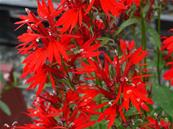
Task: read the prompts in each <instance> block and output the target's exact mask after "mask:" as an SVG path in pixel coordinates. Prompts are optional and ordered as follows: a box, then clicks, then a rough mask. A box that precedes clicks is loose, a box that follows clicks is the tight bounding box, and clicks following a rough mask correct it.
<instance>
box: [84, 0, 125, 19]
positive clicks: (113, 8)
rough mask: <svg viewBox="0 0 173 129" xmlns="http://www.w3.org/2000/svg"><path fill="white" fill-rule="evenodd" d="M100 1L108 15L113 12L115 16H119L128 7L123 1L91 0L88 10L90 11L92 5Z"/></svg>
mask: <svg viewBox="0 0 173 129" xmlns="http://www.w3.org/2000/svg"><path fill="white" fill-rule="evenodd" d="M98 2H99V4H100V6H101V8H102V9H103V11H104V13H105V14H106V15H107V16H110V14H112V15H113V16H116V17H118V16H120V14H121V13H123V12H124V11H125V9H126V7H125V5H124V4H123V3H122V2H121V1H115V0H109V2H108V1H107V0H91V3H90V5H89V7H88V9H87V11H86V12H89V11H90V9H91V8H92V6H93V5H94V4H95V3H98ZM97 6H98V5H97ZM97 6H96V8H97Z"/></svg>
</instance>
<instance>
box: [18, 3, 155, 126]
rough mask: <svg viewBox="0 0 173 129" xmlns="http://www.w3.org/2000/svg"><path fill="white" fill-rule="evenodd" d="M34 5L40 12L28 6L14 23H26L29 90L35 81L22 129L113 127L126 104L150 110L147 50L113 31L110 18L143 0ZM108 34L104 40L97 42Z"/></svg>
mask: <svg viewBox="0 0 173 129" xmlns="http://www.w3.org/2000/svg"><path fill="white" fill-rule="evenodd" d="M37 3H38V9H37V15H36V14H34V13H33V12H32V11H30V10H29V9H26V12H27V16H21V17H20V18H21V21H19V22H17V23H16V24H18V25H19V28H20V27H22V26H23V25H27V27H28V28H27V31H26V32H25V33H24V34H22V35H20V36H19V37H18V39H19V41H20V42H21V43H20V44H19V45H18V51H19V53H20V54H22V55H25V56H26V58H25V60H24V61H23V64H24V69H23V74H22V78H27V80H26V83H27V84H29V89H35V88H36V87H37V93H36V94H37V97H36V99H35V101H34V102H33V107H32V108H31V109H29V113H28V115H29V116H30V117H31V118H33V123H31V124H26V125H24V126H20V127H19V128H20V129H28V128H30V129H48V128H51V129H84V128H87V127H90V126H92V125H94V124H95V123H98V122H100V121H102V120H107V121H108V126H107V127H108V128H111V127H112V126H113V125H114V121H115V119H116V118H120V119H121V120H122V122H124V123H125V122H127V120H126V114H125V112H126V111H128V110H129V109H130V108H131V107H135V108H136V110H137V111H138V112H139V114H141V113H142V112H143V111H149V107H148V105H151V104H153V101H152V100H151V99H150V98H149V95H148V91H147V89H146V87H147V83H146V81H145V78H147V77H148V76H150V75H149V74H147V69H146V67H145V66H146V64H145V61H144V58H145V57H146V56H147V51H146V50H143V49H142V47H136V43H135V42H134V41H133V40H132V41H127V40H123V39H121V38H119V39H116V40H115V39H113V36H112V35H114V33H115V31H116V30H117V28H118V23H116V22H115V18H117V19H118V18H119V17H120V16H122V15H124V14H125V13H126V11H128V9H129V8H130V7H131V6H132V5H134V6H136V8H138V7H139V6H140V0H119V1H115V0H109V2H108V1H107V0H61V1H60V3H59V4H58V5H56V8H55V5H54V4H53V3H52V1H51V0H48V1H47V2H46V1H44V0H42V1H41V2H40V1H39V0H38V1H37ZM106 36H107V37H108V39H109V42H108V44H104V43H103V42H102V41H101V39H102V38H103V37H106ZM45 85H51V86H52V90H53V93H51V92H50V91H46V88H44V87H45ZM43 91H44V93H42V92H43Z"/></svg>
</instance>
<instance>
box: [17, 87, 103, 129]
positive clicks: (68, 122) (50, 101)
mask: <svg viewBox="0 0 173 129" xmlns="http://www.w3.org/2000/svg"><path fill="white" fill-rule="evenodd" d="M80 91H84V92H81V93H80ZM90 92H95V94H94V95H93V96H90V95H89V94H90ZM61 93H62V94H61V97H58V96H57V95H55V94H53V95H50V94H49V93H46V94H43V95H40V96H38V97H37V98H36V100H35V101H34V103H33V105H34V107H33V108H31V109H29V114H28V115H29V116H30V117H32V118H35V119H33V124H26V125H24V126H21V127H19V128H20V129H28V128H30V129H36V128H37V129H47V128H51V129H84V128H87V127H89V126H92V125H93V124H95V122H96V121H92V120H90V118H91V116H92V115H95V114H98V112H97V110H98V109H100V108H101V107H102V105H101V106H99V105H97V104H96V103H95V102H94V101H93V98H95V97H96V96H97V95H98V94H99V92H98V91H97V90H96V89H94V88H91V87H88V86H84V87H83V86H79V88H77V90H76V91H72V90H68V91H67V93H66V95H65V94H64V92H61Z"/></svg>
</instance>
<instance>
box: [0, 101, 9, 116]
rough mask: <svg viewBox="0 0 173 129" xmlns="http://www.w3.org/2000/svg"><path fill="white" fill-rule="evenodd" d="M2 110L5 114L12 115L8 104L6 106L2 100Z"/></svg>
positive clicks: (0, 103)
mask: <svg viewBox="0 0 173 129" xmlns="http://www.w3.org/2000/svg"><path fill="white" fill-rule="evenodd" d="M0 109H1V110H2V111H3V112H4V113H5V114H7V115H9V116H10V115H11V111H10V109H9V107H8V106H7V104H5V103H4V102H2V101H1V100H0Z"/></svg>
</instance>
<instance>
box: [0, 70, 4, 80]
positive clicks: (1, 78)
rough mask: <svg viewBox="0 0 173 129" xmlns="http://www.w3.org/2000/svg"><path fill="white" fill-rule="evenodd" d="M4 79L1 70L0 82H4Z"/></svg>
mask: <svg viewBox="0 0 173 129" xmlns="http://www.w3.org/2000/svg"><path fill="white" fill-rule="evenodd" d="M3 81H4V79H3V74H2V72H0V82H3Z"/></svg>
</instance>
